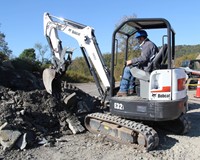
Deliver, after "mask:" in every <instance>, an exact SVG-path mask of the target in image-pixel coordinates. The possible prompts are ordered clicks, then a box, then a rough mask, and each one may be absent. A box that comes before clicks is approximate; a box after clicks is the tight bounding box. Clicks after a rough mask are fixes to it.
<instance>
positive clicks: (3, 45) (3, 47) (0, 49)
mask: <svg viewBox="0 0 200 160" xmlns="http://www.w3.org/2000/svg"><path fill="white" fill-rule="evenodd" d="M5 37H6V36H5V34H4V33H2V32H1V31H0V54H1V57H10V55H11V54H12V51H11V50H10V49H9V47H8V43H7V42H6V41H5Z"/></svg>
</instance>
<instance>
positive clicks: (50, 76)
mask: <svg viewBox="0 0 200 160" xmlns="http://www.w3.org/2000/svg"><path fill="white" fill-rule="evenodd" d="M55 76H56V71H55V70H54V69H50V68H46V69H45V70H44V71H43V75H42V79H43V83H44V86H45V89H46V91H47V92H48V93H49V94H52V88H53V86H52V83H53V80H54V78H55Z"/></svg>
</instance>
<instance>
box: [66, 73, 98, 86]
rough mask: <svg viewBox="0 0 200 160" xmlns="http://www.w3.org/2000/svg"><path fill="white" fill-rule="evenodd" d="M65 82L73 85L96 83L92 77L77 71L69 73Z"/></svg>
mask: <svg viewBox="0 0 200 160" xmlns="http://www.w3.org/2000/svg"><path fill="white" fill-rule="evenodd" d="M63 80H65V81H67V82H73V83H86V82H92V81H94V80H93V78H92V77H91V76H86V75H85V74H81V73H77V72H76V71H67V72H66V74H65V75H64V77H63Z"/></svg>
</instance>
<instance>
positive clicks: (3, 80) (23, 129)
mask: <svg viewBox="0 0 200 160" xmlns="http://www.w3.org/2000/svg"><path fill="white" fill-rule="evenodd" d="M98 106H99V101H98V99H97V98H95V97H92V96H90V95H89V94H87V93H85V92H83V91H82V90H80V89H78V88H77V87H75V86H72V85H70V84H68V83H66V82H63V83H62V92H61V96H60V99H56V98H55V97H53V96H52V95H50V94H48V93H47V92H46V90H45V89H44V86H43V83H42V79H41V76H40V74H34V73H30V72H28V71H25V70H16V69H14V68H12V67H8V66H3V65H1V66H0V144H1V145H2V146H3V149H4V150H9V149H13V148H20V149H24V148H29V147H37V146H38V145H41V144H48V145H53V144H54V143H55V142H56V140H57V139H59V137H61V136H63V135H65V134H77V133H82V132H84V131H85V128H84V126H83V123H82V122H83V119H84V117H85V115H86V114H88V113H91V112H94V111H96V110H98Z"/></svg>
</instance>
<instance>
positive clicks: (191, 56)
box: [175, 53, 200, 67]
mask: <svg viewBox="0 0 200 160" xmlns="http://www.w3.org/2000/svg"><path fill="white" fill-rule="evenodd" d="M199 54H200V53H190V54H185V55H183V56H181V57H178V58H176V61H175V66H176V67H180V66H181V63H182V62H183V61H184V60H193V59H196V57H197V56H198V55H199Z"/></svg>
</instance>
